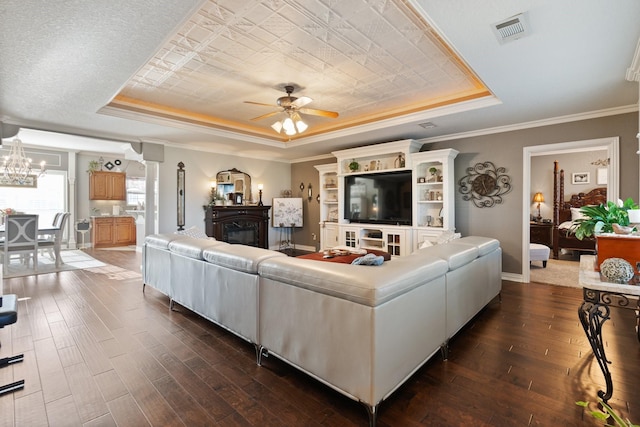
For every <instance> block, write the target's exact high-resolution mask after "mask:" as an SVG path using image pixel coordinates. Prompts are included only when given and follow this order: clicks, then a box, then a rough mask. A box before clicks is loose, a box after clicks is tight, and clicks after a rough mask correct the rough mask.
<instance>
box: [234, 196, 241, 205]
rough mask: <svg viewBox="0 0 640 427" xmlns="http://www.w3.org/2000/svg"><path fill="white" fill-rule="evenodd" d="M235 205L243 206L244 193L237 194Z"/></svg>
mask: <svg viewBox="0 0 640 427" xmlns="http://www.w3.org/2000/svg"><path fill="white" fill-rule="evenodd" d="M235 204H236V205H241V204H242V193H236V200H235Z"/></svg>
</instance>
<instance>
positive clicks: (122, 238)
mask: <svg viewBox="0 0 640 427" xmlns="http://www.w3.org/2000/svg"><path fill="white" fill-rule="evenodd" d="M91 221H92V227H91V242H92V243H93V247H94V248H108V247H114V246H128V245H135V244H136V223H135V220H134V218H133V217H132V216H107V217H99V218H92V219H91Z"/></svg>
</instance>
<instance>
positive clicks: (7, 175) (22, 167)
mask: <svg viewBox="0 0 640 427" xmlns="http://www.w3.org/2000/svg"><path fill="white" fill-rule="evenodd" d="M44 165H45V161H44V160H43V161H42V162H40V172H39V173H38V177H40V176H42V175H44V173H45V169H44ZM31 170H32V168H31V159H30V158H29V157H27V156H26V155H25V154H24V148H23V147H22V141H21V140H20V139H19V138H16V139H14V140H13V143H12V144H11V151H10V152H9V155H8V156H4V181H5V182H8V183H10V184H18V185H23V184H25V183H27V181H28V179H29V175H32V173H31Z"/></svg>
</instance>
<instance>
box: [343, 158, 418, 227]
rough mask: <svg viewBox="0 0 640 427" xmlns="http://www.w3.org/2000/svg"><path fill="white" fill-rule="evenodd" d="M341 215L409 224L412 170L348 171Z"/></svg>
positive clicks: (355, 219) (352, 218)
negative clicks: (349, 173)
mask: <svg viewBox="0 0 640 427" xmlns="http://www.w3.org/2000/svg"><path fill="white" fill-rule="evenodd" d="M344 182H345V188H344V218H345V219H347V220H349V221H350V222H356V223H370V224H387V225H411V223H412V221H411V220H412V218H411V184H412V182H413V181H412V178H411V171H394V172H380V173H367V174H362V175H349V176H347V177H346V178H345V181H344Z"/></svg>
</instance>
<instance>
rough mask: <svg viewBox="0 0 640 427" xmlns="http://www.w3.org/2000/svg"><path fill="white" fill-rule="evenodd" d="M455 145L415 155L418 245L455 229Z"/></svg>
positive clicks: (414, 195) (414, 219) (415, 215)
mask: <svg viewBox="0 0 640 427" xmlns="http://www.w3.org/2000/svg"><path fill="white" fill-rule="evenodd" d="M457 155H458V151H456V150H454V149H444V150H434V151H423V152H420V153H415V154H413V156H412V162H413V178H414V183H413V185H414V187H413V188H414V189H413V227H414V241H415V244H416V247H418V246H419V245H421V244H422V243H423V242H424V241H425V240H430V241H434V240H436V239H437V238H438V236H439V235H440V234H442V233H443V232H444V231H448V230H451V231H454V230H455V210H454V207H455V204H454V200H455V193H454V174H453V171H454V167H453V161H454V159H455V158H456V156H457Z"/></svg>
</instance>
